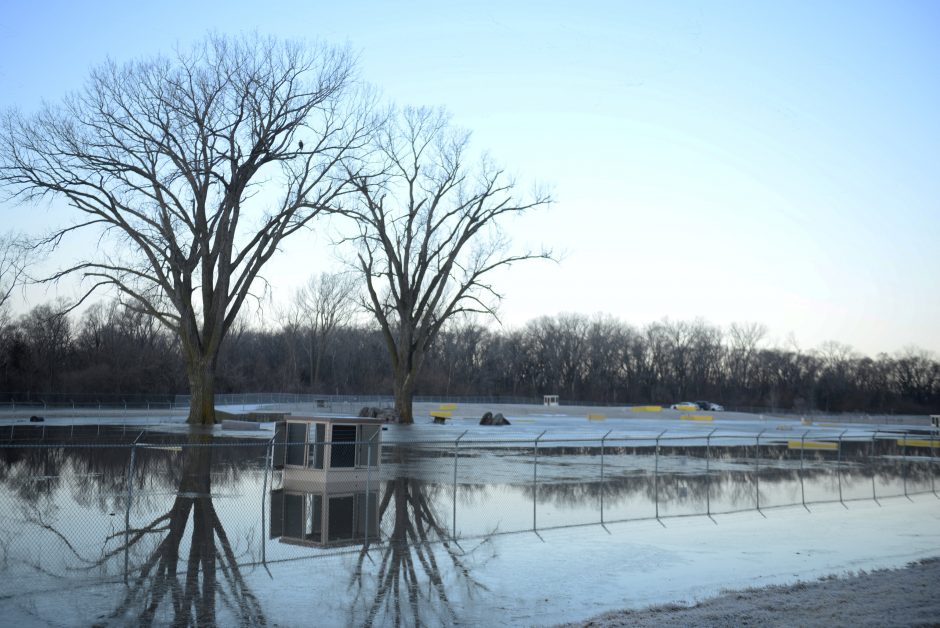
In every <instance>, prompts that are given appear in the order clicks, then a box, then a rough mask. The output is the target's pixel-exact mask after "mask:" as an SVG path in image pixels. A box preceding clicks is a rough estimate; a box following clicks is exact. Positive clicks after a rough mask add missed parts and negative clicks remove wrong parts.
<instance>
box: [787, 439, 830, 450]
mask: <svg viewBox="0 0 940 628" xmlns="http://www.w3.org/2000/svg"><path fill="white" fill-rule="evenodd" d="M787 448H788V449H823V450H826V451H838V450H839V443H827V442H824V441H820V440H788V441H787Z"/></svg>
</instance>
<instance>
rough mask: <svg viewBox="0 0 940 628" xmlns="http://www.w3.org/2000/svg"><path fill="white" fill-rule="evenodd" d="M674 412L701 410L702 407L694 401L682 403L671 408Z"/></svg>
mask: <svg viewBox="0 0 940 628" xmlns="http://www.w3.org/2000/svg"><path fill="white" fill-rule="evenodd" d="M669 407H670V408H672V409H673V410H701V409H702V406H700V405H698V404H697V403H695V402H694V401H680V402H679V403H674V404H672V405H671V406H669Z"/></svg>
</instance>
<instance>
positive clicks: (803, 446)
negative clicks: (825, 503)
mask: <svg viewBox="0 0 940 628" xmlns="http://www.w3.org/2000/svg"><path fill="white" fill-rule="evenodd" d="M807 434H809V430H806V431H805V432H803V435H802V436H800V501H802V502H803V508H806V510H809V508H808V507H807V506H806V486H805V485H804V483H803V452H804V450H805V449H806V435H807Z"/></svg>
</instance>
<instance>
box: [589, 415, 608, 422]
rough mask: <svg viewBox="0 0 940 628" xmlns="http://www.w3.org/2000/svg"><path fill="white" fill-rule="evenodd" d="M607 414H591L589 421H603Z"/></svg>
mask: <svg viewBox="0 0 940 628" xmlns="http://www.w3.org/2000/svg"><path fill="white" fill-rule="evenodd" d="M606 418H607V416H606V415H604V414H589V415H588V421H603V420H604V419H606Z"/></svg>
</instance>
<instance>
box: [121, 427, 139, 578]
mask: <svg viewBox="0 0 940 628" xmlns="http://www.w3.org/2000/svg"><path fill="white" fill-rule="evenodd" d="M136 456H137V443H134V444H132V445H131V459H130V462H128V464H127V504H126V505H125V507H124V584H127V583H128V573H129V571H130V570H129V563H130V556H129V554H128V552H129V551H130V534H131V500H133V498H134V460H135V458H136Z"/></svg>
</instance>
